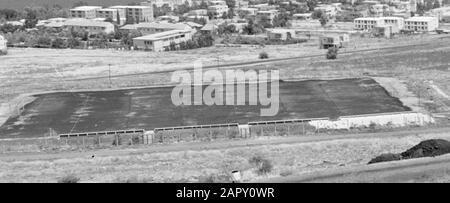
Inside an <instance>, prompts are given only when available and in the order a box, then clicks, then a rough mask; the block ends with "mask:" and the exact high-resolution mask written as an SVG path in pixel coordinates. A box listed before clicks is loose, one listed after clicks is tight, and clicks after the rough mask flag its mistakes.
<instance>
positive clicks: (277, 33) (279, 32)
mask: <svg viewBox="0 0 450 203" xmlns="http://www.w3.org/2000/svg"><path fill="white" fill-rule="evenodd" d="M294 36H295V30H288V29H271V30H268V31H267V38H268V39H269V40H283V41H285V40H289V39H292V38H293V37H294Z"/></svg>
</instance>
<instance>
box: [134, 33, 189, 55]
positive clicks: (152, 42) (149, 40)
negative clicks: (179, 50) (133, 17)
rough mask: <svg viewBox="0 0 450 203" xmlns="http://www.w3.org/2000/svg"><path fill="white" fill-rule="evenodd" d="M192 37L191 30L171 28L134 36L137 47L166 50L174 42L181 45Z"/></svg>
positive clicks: (149, 49)
mask: <svg viewBox="0 0 450 203" xmlns="http://www.w3.org/2000/svg"><path fill="white" fill-rule="evenodd" d="M191 39H192V35H191V32H190V31H186V30H170V31H165V32H160V33H156V34H150V35H145V36H142V37H137V38H134V39H133V45H134V47H135V48H136V49H144V50H148V51H164V50H167V49H169V47H170V45H171V44H172V43H175V45H176V46H179V45H180V44H181V43H182V42H187V41H188V40H191Z"/></svg>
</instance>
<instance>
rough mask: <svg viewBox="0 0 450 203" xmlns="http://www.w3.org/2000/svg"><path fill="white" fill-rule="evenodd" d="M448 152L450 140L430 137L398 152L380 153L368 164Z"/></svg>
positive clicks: (449, 150)
mask: <svg viewBox="0 0 450 203" xmlns="http://www.w3.org/2000/svg"><path fill="white" fill-rule="evenodd" d="M447 153H450V142H449V141H447V140H443V139H432V140H425V141H422V142H420V143H419V144H418V145H416V146H414V147H412V148H411V149H408V150H406V151H404V152H402V153H400V154H382V155H380V156H377V157H375V158H373V159H372V160H370V161H369V163H368V164H373V163H379V162H387V161H397V160H401V159H414V158H420V157H434V156H439V155H443V154H447Z"/></svg>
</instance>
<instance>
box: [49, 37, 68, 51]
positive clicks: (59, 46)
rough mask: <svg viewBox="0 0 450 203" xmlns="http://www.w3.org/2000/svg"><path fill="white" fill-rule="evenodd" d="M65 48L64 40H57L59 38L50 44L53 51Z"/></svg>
mask: <svg viewBox="0 0 450 203" xmlns="http://www.w3.org/2000/svg"><path fill="white" fill-rule="evenodd" d="M65 47H66V45H65V42H64V40H63V39H61V38H59V37H57V38H56V39H55V40H53V42H52V48H54V49H62V48H65Z"/></svg>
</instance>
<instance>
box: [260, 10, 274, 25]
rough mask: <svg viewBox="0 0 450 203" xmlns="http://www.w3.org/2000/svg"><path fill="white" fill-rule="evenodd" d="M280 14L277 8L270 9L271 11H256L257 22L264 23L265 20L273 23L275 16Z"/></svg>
mask: <svg viewBox="0 0 450 203" xmlns="http://www.w3.org/2000/svg"><path fill="white" fill-rule="evenodd" d="M277 15H278V11H277V10H270V11H258V12H257V13H256V22H257V23H262V21H263V20H266V21H268V22H267V23H270V24H272V23H273V20H274V19H275V17H276V16H277Z"/></svg>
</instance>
